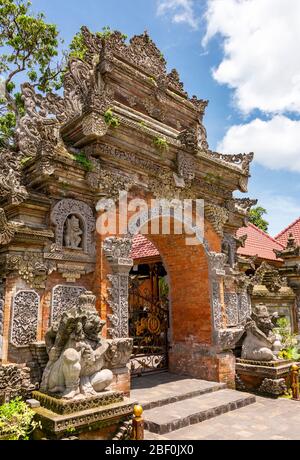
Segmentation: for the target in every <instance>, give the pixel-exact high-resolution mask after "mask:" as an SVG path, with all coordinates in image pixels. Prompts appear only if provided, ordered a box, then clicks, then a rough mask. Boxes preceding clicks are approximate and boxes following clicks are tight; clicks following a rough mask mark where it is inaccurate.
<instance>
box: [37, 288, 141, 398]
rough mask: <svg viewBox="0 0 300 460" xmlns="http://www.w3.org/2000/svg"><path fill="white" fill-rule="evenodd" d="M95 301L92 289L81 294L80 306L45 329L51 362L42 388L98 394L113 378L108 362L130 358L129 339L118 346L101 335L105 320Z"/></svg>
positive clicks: (66, 394) (81, 395) (66, 395)
mask: <svg viewBox="0 0 300 460" xmlns="http://www.w3.org/2000/svg"><path fill="white" fill-rule="evenodd" d="M95 303H96V297H95V296H94V295H93V294H92V293H91V292H86V293H85V294H82V295H81V296H80V298H79V302H78V307H73V308H72V309H71V310H69V311H67V312H65V313H63V315H62V316H61V319H60V321H59V322H57V323H55V324H53V326H52V327H51V328H50V329H49V330H48V332H47V333H46V337H45V340H46V346H47V351H48V354H49V362H48V364H47V366H46V369H45V371H44V374H43V378H42V383H41V391H43V392H47V393H52V394H56V395H58V396H61V397H62V398H64V399H69V400H73V399H82V398H87V397H91V396H96V395H97V394H98V393H101V392H102V391H104V390H105V389H106V388H107V387H108V386H109V385H110V384H111V383H112V381H113V373H112V371H111V370H110V369H108V366H107V364H108V365H109V364H110V363H111V367H113V366H115V365H116V364H117V363H120V365H121V364H122V365H124V364H125V360H127V359H128V358H129V356H130V354H131V348H132V341H130V339H127V340H126V341H124V343H122V346H120V347H119V346H118V344H117V343H115V344H114V343H109V342H108V341H107V340H106V339H104V338H102V337H101V336H100V335H101V331H102V329H103V327H104V325H105V321H102V320H101V319H100V317H99V315H98V313H97V310H96V308H95Z"/></svg>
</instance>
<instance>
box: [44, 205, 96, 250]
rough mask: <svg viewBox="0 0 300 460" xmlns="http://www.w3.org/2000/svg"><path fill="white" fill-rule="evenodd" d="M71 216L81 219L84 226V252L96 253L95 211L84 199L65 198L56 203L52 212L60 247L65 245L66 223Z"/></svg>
mask: <svg viewBox="0 0 300 460" xmlns="http://www.w3.org/2000/svg"><path fill="white" fill-rule="evenodd" d="M70 216H76V218H77V219H78V218H79V219H80V221H81V225H82V227H83V234H82V249H83V251H84V252H86V253H89V254H93V253H94V238H93V232H94V230H95V226H96V222H95V217H94V215H93V211H92V209H91V208H90V206H88V205H87V204H86V203H84V202H82V201H77V200H72V199H64V200H61V201H59V202H58V203H56V205H55V206H54V207H53V209H52V212H51V222H52V223H53V224H54V225H55V227H56V229H55V241H56V244H57V245H58V246H59V247H64V246H65V244H64V243H65V242H64V235H65V224H66V221H67V219H68V218H69V217H70Z"/></svg>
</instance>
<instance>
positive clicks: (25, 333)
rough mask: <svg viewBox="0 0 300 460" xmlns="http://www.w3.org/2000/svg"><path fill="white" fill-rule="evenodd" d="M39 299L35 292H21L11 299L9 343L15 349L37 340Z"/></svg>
mask: <svg viewBox="0 0 300 460" xmlns="http://www.w3.org/2000/svg"><path fill="white" fill-rule="evenodd" d="M39 307H40V297H39V295H38V294H37V293H36V292H35V291H27V290H22V291H19V292H18V293H17V294H16V295H15V296H14V298H13V304H12V320H11V334H10V342H11V343H12V345H14V346H16V347H24V346H28V345H29V344H30V343H32V342H35V341H36V340H37V328H38V317H39Z"/></svg>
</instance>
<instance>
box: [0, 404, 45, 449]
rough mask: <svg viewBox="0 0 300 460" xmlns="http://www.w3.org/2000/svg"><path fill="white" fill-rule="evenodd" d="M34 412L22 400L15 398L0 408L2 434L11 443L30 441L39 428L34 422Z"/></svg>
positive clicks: (0, 431)
mask: <svg viewBox="0 0 300 460" xmlns="http://www.w3.org/2000/svg"><path fill="white" fill-rule="evenodd" d="M33 417H34V411H33V410H31V409H30V408H29V407H28V406H27V404H26V403H25V402H23V401H22V398H15V399H13V400H12V401H10V402H9V403H6V404H3V406H0V434H1V435H7V438H8V439H9V440H11V441H16V440H19V439H21V440H28V439H29V435H30V434H31V433H32V431H33V430H34V429H35V428H36V427H37V426H39V424H38V423H36V422H34V420H33Z"/></svg>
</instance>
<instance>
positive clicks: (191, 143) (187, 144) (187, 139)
mask: <svg viewBox="0 0 300 460" xmlns="http://www.w3.org/2000/svg"><path fill="white" fill-rule="evenodd" d="M178 140H179V141H180V142H181V145H182V147H184V148H185V149H186V150H187V151H188V152H190V153H194V154H195V153H197V151H198V148H199V133H198V129H197V128H189V129H185V130H184V131H182V132H181V133H180V134H179V135H178Z"/></svg>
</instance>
